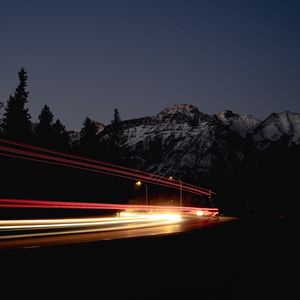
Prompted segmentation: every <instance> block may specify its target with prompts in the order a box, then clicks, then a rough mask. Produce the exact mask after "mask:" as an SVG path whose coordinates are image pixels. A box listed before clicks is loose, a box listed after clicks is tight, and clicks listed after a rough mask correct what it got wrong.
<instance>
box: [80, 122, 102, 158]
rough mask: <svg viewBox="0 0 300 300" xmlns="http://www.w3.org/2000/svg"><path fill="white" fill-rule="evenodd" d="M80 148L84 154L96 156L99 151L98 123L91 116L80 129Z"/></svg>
mask: <svg viewBox="0 0 300 300" xmlns="http://www.w3.org/2000/svg"><path fill="white" fill-rule="evenodd" d="M79 150H80V152H81V153H82V154H84V155H88V156H93V157H96V156H98V151H99V138H98V134H97V125H96V123H95V122H94V121H92V120H91V119H90V118H86V119H85V120H84V122H83V127H82V129H81V131H80V140H79Z"/></svg>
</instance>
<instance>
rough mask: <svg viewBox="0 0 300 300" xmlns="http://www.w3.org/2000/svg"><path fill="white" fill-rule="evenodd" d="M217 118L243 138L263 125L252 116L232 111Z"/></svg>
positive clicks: (222, 113)
mask: <svg viewBox="0 0 300 300" xmlns="http://www.w3.org/2000/svg"><path fill="white" fill-rule="evenodd" d="M216 117H217V118H218V119H219V120H220V121H222V122H223V123H224V124H226V125H227V126H229V127H230V128H231V129H232V130H235V131H236V132H238V133H239V134H240V135H241V136H242V137H246V136H247V134H248V133H250V132H251V131H252V130H253V129H254V128H255V127H256V126H257V125H258V124H260V123H261V121H260V120H258V119H256V118H254V117H253V116H251V115H239V114H235V113H233V112H232V111H231V110H225V111H223V112H221V113H219V114H218V115H216Z"/></svg>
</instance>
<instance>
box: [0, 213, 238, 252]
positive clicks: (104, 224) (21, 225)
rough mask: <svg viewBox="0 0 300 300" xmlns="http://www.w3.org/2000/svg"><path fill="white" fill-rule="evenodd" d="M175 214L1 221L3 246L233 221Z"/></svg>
mask: <svg viewBox="0 0 300 300" xmlns="http://www.w3.org/2000/svg"><path fill="white" fill-rule="evenodd" d="M233 220H234V218H232V217H204V216H192V215H184V214H182V215H180V214H175V213H155V214H145V213H143V214H130V213H129V214H128V213H127V214H126V213H123V214H121V215H118V216H112V217H93V218H86V217H85V218H72V219H71V218H64V219H40V220H6V221H0V249H14V248H31V247H32V248H33V247H41V246H53V245H66V244H78V243H87V242H94V241H100V240H113V239H123V238H132V237H141V236H153V235H170V234H176V233H180V232H189V231H191V230H194V229H200V228H204V227H210V226H216V225H219V224H222V223H224V222H230V221H233Z"/></svg>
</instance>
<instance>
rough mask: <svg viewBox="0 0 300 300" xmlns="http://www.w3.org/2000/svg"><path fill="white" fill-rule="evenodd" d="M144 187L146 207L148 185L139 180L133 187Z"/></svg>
mask: <svg viewBox="0 0 300 300" xmlns="http://www.w3.org/2000/svg"><path fill="white" fill-rule="evenodd" d="M143 184H144V185H145V191H146V205H148V185H147V184H146V183H145V182H144V183H143V182H141V181H140V180H138V181H136V182H135V184H134V185H135V186H136V187H138V188H140V187H141V186H142V185H143Z"/></svg>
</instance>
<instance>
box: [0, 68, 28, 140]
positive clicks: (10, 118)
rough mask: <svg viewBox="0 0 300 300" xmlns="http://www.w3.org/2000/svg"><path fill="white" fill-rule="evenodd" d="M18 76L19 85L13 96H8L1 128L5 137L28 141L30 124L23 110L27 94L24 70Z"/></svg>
mask: <svg viewBox="0 0 300 300" xmlns="http://www.w3.org/2000/svg"><path fill="white" fill-rule="evenodd" d="M18 76H19V85H18V86H17V88H16V91H15V94H14V96H9V99H8V101H7V104H6V107H5V113H4V118H3V120H2V124H1V127H2V130H3V133H4V135H5V136H7V137H10V138H13V139H17V140H22V141H29V140H30V138H31V129H32V124H31V120H30V119H31V116H30V115H29V113H28V109H27V108H25V104H26V103H27V98H28V92H27V91H26V86H27V72H26V71H25V69H24V68H21V70H20V71H19V73H18Z"/></svg>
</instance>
